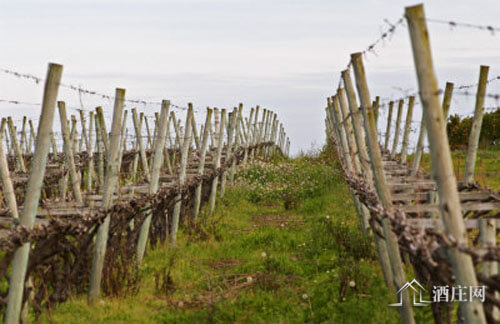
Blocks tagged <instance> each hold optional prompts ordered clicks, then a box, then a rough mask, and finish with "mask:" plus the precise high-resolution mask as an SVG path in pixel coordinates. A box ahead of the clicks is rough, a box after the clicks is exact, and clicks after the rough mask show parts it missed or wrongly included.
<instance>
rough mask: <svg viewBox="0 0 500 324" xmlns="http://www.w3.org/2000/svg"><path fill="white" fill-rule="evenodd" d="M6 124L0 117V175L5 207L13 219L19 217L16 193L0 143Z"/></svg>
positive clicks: (0, 142)
mask: <svg viewBox="0 0 500 324" xmlns="http://www.w3.org/2000/svg"><path fill="white" fill-rule="evenodd" d="M6 124H7V120H6V119H5V118H2V125H1V126H0V176H1V178H2V193H3V196H4V198H5V202H6V204H7V207H8V208H9V212H10V215H11V217H12V218H13V219H14V218H18V217H19V214H18V212H17V201H16V193H15V191H14V186H13V185H12V180H11V179H10V172H9V164H8V163H7V156H6V155H5V151H4V149H3V143H2V138H3V134H4V130H5V125H6Z"/></svg>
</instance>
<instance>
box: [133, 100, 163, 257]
mask: <svg viewBox="0 0 500 324" xmlns="http://www.w3.org/2000/svg"><path fill="white" fill-rule="evenodd" d="M169 109H170V101H169V100H163V101H162V103H161V113H160V121H159V128H158V131H157V136H158V138H157V139H156V140H155V143H156V145H155V146H154V155H153V164H152V166H151V182H150V183H149V193H150V194H151V195H153V194H155V193H156V192H158V187H159V182H160V172H161V166H162V164H163V149H164V148H165V138H166V136H167V122H168V111H169ZM152 216H153V213H152V211H151V210H149V211H148V214H147V216H146V219H145V220H144V222H143V223H142V226H141V232H140V233H139V240H138V242H137V256H136V260H137V265H140V264H141V263H142V259H143V257H144V252H145V251H146V244H147V242H148V235H149V227H150V226H151V217H152Z"/></svg>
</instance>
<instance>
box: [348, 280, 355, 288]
mask: <svg viewBox="0 0 500 324" xmlns="http://www.w3.org/2000/svg"><path fill="white" fill-rule="evenodd" d="M349 287H351V288H354V287H356V282H354V280H351V281H349Z"/></svg>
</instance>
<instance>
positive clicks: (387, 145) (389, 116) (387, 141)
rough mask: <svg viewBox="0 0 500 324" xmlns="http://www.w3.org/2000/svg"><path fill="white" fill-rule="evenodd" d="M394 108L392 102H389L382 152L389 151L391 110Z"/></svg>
mask: <svg viewBox="0 0 500 324" xmlns="http://www.w3.org/2000/svg"><path fill="white" fill-rule="evenodd" d="M393 108H394V101H391V102H389V115H387V128H386V130H385V142H384V151H387V150H388V149H389V139H390V137H391V122H392V110H393Z"/></svg>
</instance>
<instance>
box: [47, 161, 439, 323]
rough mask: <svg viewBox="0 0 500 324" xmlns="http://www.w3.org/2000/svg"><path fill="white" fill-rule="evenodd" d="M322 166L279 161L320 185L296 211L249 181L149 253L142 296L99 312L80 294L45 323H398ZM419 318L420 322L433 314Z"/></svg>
mask: <svg viewBox="0 0 500 324" xmlns="http://www.w3.org/2000/svg"><path fill="white" fill-rule="evenodd" d="M325 161H326V160H325V159H324V157H314V158H311V157H302V158H299V159H295V160H288V161H275V162H274V164H273V165H274V167H275V170H276V172H282V170H283V166H282V164H286V165H287V166H285V169H287V170H292V172H295V171H293V170H297V168H296V167H297V166H299V167H300V169H301V176H306V177H308V176H310V177H311V179H310V180H311V183H314V184H315V185H316V186H317V187H318V188H317V190H314V191H308V190H300V192H299V194H298V195H292V196H293V197H294V199H298V201H296V202H295V203H294V204H291V205H290V204H289V203H286V200H287V199H288V198H289V197H290V188H288V189H287V190H283V189H282V188H281V186H275V185H273V184H272V183H271V182H276V181H278V180H276V175H274V176H268V175H269V174H268V173H266V176H265V177H260V178H259V179H260V180H258V181H260V182H261V183H260V184H261V187H272V188H274V189H273V190H275V191H276V192H278V193H286V195H285V196H283V195H280V194H275V195H273V196H272V197H273V198H272V199H265V197H263V196H259V195H258V194H257V195H256V194H255V186H250V185H248V182H247V181H246V180H245V174H244V175H243V176H242V177H240V180H239V181H237V184H236V185H235V186H232V187H230V188H229V189H228V191H227V193H226V196H225V197H224V198H223V199H222V200H220V201H219V202H218V206H217V209H216V213H215V215H213V216H212V217H207V216H206V215H204V216H203V218H202V220H203V225H202V226H200V228H199V229H198V231H190V232H187V231H186V230H184V232H181V233H180V234H179V241H178V245H177V247H176V248H175V249H171V248H168V247H166V246H165V247H159V248H157V249H155V250H148V252H147V256H146V258H145V261H144V264H143V266H142V267H141V269H140V273H141V289H140V291H139V292H138V294H137V295H135V296H121V297H115V298H103V299H102V300H101V301H100V302H99V303H98V304H97V305H95V306H93V307H89V306H88V305H87V303H86V298H85V296H77V297H75V298H73V299H72V300H70V301H67V302H65V303H63V304H61V305H59V306H57V307H56V309H54V310H52V311H50V313H49V312H46V313H45V314H44V315H43V317H42V319H41V322H51V323H104V322H106V323H124V322H133V323H166V322H168V323H305V322H311V323H399V315H398V312H397V309H396V308H393V307H388V306H387V305H388V304H389V303H392V302H394V299H395V298H394V296H392V294H390V293H389V292H388V291H387V289H386V288H385V284H384V282H383V277H382V273H381V270H380V268H379V265H378V261H377V257H376V251H375V247H374V243H373V240H372V239H371V238H370V237H367V236H364V235H363V234H362V233H361V230H360V228H359V222H358V219H357V216H356V214H355V210H354V207H353V204H352V201H351V198H350V193H349V191H348V189H347V187H346V185H345V183H344V182H343V180H342V178H341V176H340V174H339V169H338V167H337V166H336V165H335V164H334V163H332V162H328V161H326V162H325ZM273 165H271V167H270V168H271V169H273ZM280 170H281V171H280ZM254 171H255V170H254ZM253 174H254V175H255V172H254V173H253ZM271 178H272V179H271ZM254 182H255V181H254ZM278 182H279V181H278ZM254 185H255V183H254ZM299 185H300V183H299ZM292 191H293V189H292ZM262 192H264V193H265V194H266V195H267V194H268V193H269V190H268V191H266V190H264V191H262ZM285 205H286V207H287V208H285ZM200 231H204V232H205V234H206V233H208V234H209V235H208V236H207V235H199V233H200ZM409 279H411V278H409ZM415 312H416V315H417V318H419V319H421V320H422V321H424V319H425V318H427V319H428V316H429V312H430V310H421V309H416V310H415Z"/></svg>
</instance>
